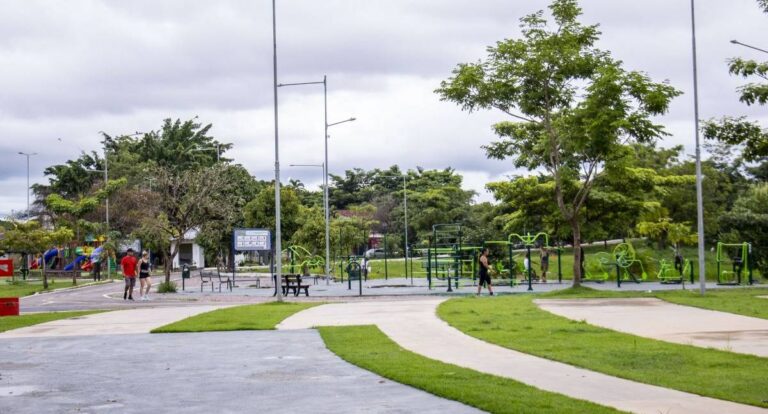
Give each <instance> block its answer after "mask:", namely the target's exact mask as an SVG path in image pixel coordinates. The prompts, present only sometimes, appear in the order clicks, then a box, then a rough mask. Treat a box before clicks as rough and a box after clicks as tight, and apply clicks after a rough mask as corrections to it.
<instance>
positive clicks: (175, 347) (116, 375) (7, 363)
mask: <svg viewBox="0 0 768 414" xmlns="http://www.w3.org/2000/svg"><path fill="white" fill-rule="evenodd" d="M0 349H1V350H0V412H2V413H15V414H39V413H121V414H123V413H127V414H148V413H158V414H164V413H179V412H183V413H190V414H209V413H216V414H230V413H250V412H253V413H307V414H315V413H329V414H353V413H392V414H399V413H409V412H418V413H425V414H442V413H460V414H470V413H472V414H474V413H479V412H480V411H478V410H475V409H473V408H471V407H467V406H465V405H462V404H459V403H457V402H455V401H449V400H445V399H442V398H438V397H435V396H433V395H430V394H427V393H425V392H422V391H419V390H416V389H414V388H411V387H407V386H404V385H401V384H398V383H396V382H392V381H389V380H386V379H384V378H382V377H380V376H378V375H374V374H372V373H370V372H368V371H366V370H363V369H360V368H358V367H356V366H354V365H351V364H348V363H346V362H344V361H343V360H341V359H340V358H339V357H337V356H336V355H334V354H333V353H331V352H330V351H328V350H327V349H326V348H325V345H324V344H323V341H322V339H321V338H320V336H319V335H318V334H317V332H314V331H296V332H275V331H269V332H253V331H252V332H212V333H194V334H169V335H166V334H163V335H150V334H131V335H97V336H78V337H63V338H15V339H2V340H0Z"/></svg>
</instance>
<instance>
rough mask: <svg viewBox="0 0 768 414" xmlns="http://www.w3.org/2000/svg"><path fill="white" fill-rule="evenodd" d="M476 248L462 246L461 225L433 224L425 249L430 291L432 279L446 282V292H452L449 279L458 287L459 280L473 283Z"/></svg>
mask: <svg viewBox="0 0 768 414" xmlns="http://www.w3.org/2000/svg"><path fill="white" fill-rule="evenodd" d="M479 249H480V247H477V246H465V245H463V226H462V225H461V224H457V223H453V224H435V225H433V226H432V237H431V238H430V240H429V247H428V248H427V283H428V285H429V288H430V289H432V278H433V277H434V278H435V279H438V280H447V281H448V292H453V286H452V285H453V284H452V283H451V279H453V280H454V281H455V287H456V288H457V289H458V287H459V279H460V278H462V277H464V278H471V279H472V280H473V282H474V279H475V269H476V264H475V263H474V261H475V256H476V252H477V251H478V250H479Z"/></svg>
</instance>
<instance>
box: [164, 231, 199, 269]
mask: <svg viewBox="0 0 768 414" xmlns="http://www.w3.org/2000/svg"><path fill="white" fill-rule="evenodd" d="M197 233H198V231H197V229H192V230H189V231H188V232H186V233H185V234H184V238H183V239H182V240H181V244H180V245H179V253H178V254H176V257H174V258H173V268H174V269H179V268H180V267H181V265H183V264H188V265H189V266H194V267H204V266H205V252H204V250H203V248H202V247H201V246H200V245H199V244H197V243H195V239H196V238H197ZM175 248H176V240H171V251H173V250H174V249H175Z"/></svg>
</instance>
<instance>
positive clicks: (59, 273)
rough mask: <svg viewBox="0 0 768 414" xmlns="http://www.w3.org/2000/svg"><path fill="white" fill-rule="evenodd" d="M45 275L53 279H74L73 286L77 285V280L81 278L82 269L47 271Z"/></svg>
mask: <svg viewBox="0 0 768 414" xmlns="http://www.w3.org/2000/svg"><path fill="white" fill-rule="evenodd" d="M45 275H46V276H47V277H51V278H54V279H55V278H57V277H66V278H70V277H71V278H72V284H73V285H76V284H77V278H78V276H80V269H73V270H60V269H45Z"/></svg>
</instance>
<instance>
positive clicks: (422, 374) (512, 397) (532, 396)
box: [319, 326, 620, 414]
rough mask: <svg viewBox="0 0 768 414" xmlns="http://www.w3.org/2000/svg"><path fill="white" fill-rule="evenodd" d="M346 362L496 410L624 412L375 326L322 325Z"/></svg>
mask: <svg viewBox="0 0 768 414" xmlns="http://www.w3.org/2000/svg"><path fill="white" fill-rule="evenodd" d="M319 330H320V335H321V336H322V337H323V340H324V341H325V345H326V346H327V347H328V349H330V350H331V351H332V352H334V353H336V354H337V355H339V356H340V357H341V358H342V359H344V360H345V361H347V362H349V363H352V364H354V365H357V366H359V367H361V368H364V369H366V370H369V371H372V372H374V373H376V374H378V375H381V376H383V377H385V378H389V379H390V380H393V381H396V382H399V383H402V384H406V385H410V386H412V387H415V388H418V389H421V390H424V391H427V392H429V393H432V394H435V395H437V396H440V397H443V398H448V399H451V400H455V401H459V402H462V403H464V404H467V405H470V406H473V407H477V408H479V409H481V410H485V411H488V412H491V413H531V414H533V413H590V414H600V413H618V412H620V411H617V410H615V409H612V408H608V407H604V406H601V405H597V404H594V403H590V402H587V401H582V400H577V399H574V398H570V397H566V396H564V395H561V394H556V393H552V392H548V391H542V390H539V389H538V388H534V387H531V386H529V385H525V384H522V383H520V382H517V381H514V380H511V379H507V378H501V377H497V376H494V375H489V374H484V373H481V372H477V371H474V370H471V369H467V368H462V367H458V366H456V365H451V364H446V363H443V362H440V361H435V360H432V359H429V358H425V357H423V356H421V355H417V354H415V353H413V352H410V351H406V350H404V349H402V348H400V347H399V346H398V345H397V344H396V343H395V342H393V341H392V340H390V339H389V338H388V337H387V336H386V335H384V333H382V332H381V331H380V330H379V329H378V328H376V327H375V326H344V327H321V328H319Z"/></svg>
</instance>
